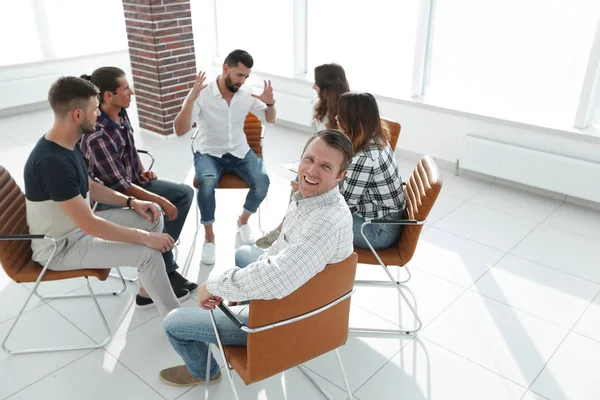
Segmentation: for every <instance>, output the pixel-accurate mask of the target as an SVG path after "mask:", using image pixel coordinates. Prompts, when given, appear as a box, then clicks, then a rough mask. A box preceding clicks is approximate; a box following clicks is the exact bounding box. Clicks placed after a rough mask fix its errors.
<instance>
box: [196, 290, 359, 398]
mask: <svg viewBox="0 0 600 400" xmlns="http://www.w3.org/2000/svg"><path fill="white" fill-rule="evenodd" d="M354 291H355V289H354V288H352V290H351V291H349V292H348V293H346V294H344V295H342V296H340V297H338V298H337V299H335V300H333V301H331V302H329V303H327V304H325V305H323V306H321V307H319V308H317V309H315V310H313V311H310V312H307V313H304V314H301V315H299V316H296V317H292V318H287V319H284V320H281V321H278V322H273V323H271V324H267V325H262V326H258V327H256V328H250V327H248V326H247V325H246V324H244V323H243V322H242V321H241V320H240V319H239V318H238V317H237V316H236V315H235V314H234V313H233V312H232V311H231V310H230V309H229V308H228V307H227V306H226V305H225V304H223V303H221V304H219V306H218V307H219V309H221V311H222V312H223V313H224V314H225V315H226V316H227V318H229V320H230V321H231V322H232V323H233V324H234V325H235V326H236V327H237V328H238V329H240V330H242V331H243V332H246V333H247V334H249V335H250V334H253V333H259V332H263V331H266V330H269V329H273V328H277V327H280V326H283V325H288V324H292V323H294V322H298V321H301V320H303V319H307V318H310V317H312V316H315V315H317V314H320V313H321V312H323V311H325V310H328V309H329V308H331V307H333V306H335V305H337V304H339V303H341V302H343V301H344V300H347V299H349V298H350V297H351V296H352V295H353V294H354ZM209 311H210V320H211V322H212V326H213V329H214V331H215V336H216V337H217V344H218V347H219V350H220V353H221V357H223V362H224V364H225V369H226V371H227V377H228V380H229V385H230V386H231V390H232V391H233V396H234V399H235V400H239V397H238V394H237V390H236V389H235V384H234V383H233V377H232V375H231V370H232V369H233V368H232V367H231V366H230V365H229V362H228V361H227V356H226V355H225V350H224V348H223V344H222V342H221V336H220V334H219V329H218V327H217V323H216V321H215V316H214V312H213V310H209ZM334 352H335V356H336V359H337V362H338V366H339V367H340V372H341V373H342V378H343V379H344V385H345V386H346V391H347V393H348V398H349V399H350V400H353V399H354V397H353V396H352V390H351V389H350V384H349V382H348V376H347V375H346V371H345V369H344V364H343V363H342V359H341V357H340V353H339V350H338V349H335V350H334ZM210 360H211V349H210V346H208V356H207V361H206V380H205V382H206V386H205V388H204V398H205V400H208V398H209V392H208V388H209V385H210V376H209V374H210ZM298 368H299V369H300V371H301V372H302V373H303V374H304V375H305V376H306V377H307V378H308V379H309V380H310V381H311V383H312V384H313V385H315V387H316V388H317V389H319V391H320V392H321V393H323V395H324V396H325V397H326V398H327V399H330V400H332V397H331V395H330V394H329V393H327V391H326V390H325V389H324V388H323V387H322V386H321V385H319V383H318V382H316V381H315V380H314V379H313V378H312V377H311V376H310V375H309V374H308V372H307V371H308V368H306V367H305V366H304V365H302V364H300V365H298Z"/></svg>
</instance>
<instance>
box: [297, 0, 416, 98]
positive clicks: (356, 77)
mask: <svg viewBox="0 0 600 400" xmlns="http://www.w3.org/2000/svg"><path fill="white" fill-rule="evenodd" d="M417 19H418V0H399V1H388V0H370V1H368V2H364V1H352V2H350V1H347V0H308V51H307V53H308V77H309V78H310V79H312V78H313V74H314V72H313V71H314V67H316V66H317V65H320V64H325V63H331V62H336V63H338V64H340V65H341V66H342V67H344V70H345V71H346V76H347V78H348V82H349V83H350V88H351V89H352V90H361V91H367V92H372V93H375V94H380V95H386V96H391V97H399V98H410V95H411V85H412V72H413V62H414V53H415V34H416V26H417Z"/></svg>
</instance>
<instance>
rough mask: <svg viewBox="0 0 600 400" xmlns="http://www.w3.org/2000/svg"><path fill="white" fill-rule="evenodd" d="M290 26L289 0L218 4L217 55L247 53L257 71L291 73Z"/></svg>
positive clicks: (291, 20) (290, 3)
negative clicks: (237, 50) (235, 51)
mask: <svg viewBox="0 0 600 400" xmlns="http://www.w3.org/2000/svg"><path fill="white" fill-rule="evenodd" d="M293 26H294V16H293V1H292V0H254V1H252V2H248V1H242V0H227V1H217V27H218V45H219V53H220V54H219V56H220V57H221V58H222V59H223V60H224V59H225V57H226V56H227V54H229V53H230V52H231V51H233V50H235V49H242V50H246V51H247V52H249V53H250V54H251V55H252V58H253V59H254V67H253V69H255V70H256V71H261V72H268V73H272V74H277V75H284V76H291V75H292V74H293V66H294V64H293V63H294V61H293V54H294V53H293V51H294V49H293V46H294V27H293ZM219 61H220V62H221V61H222V60H219Z"/></svg>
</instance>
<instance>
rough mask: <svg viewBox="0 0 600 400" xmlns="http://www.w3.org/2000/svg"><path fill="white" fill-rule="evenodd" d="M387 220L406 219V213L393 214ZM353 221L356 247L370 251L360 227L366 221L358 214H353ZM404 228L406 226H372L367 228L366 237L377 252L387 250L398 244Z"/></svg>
mask: <svg viewBox="0 0 600 400" xmlns="http://www.w3.org/2000/svg"><path fill="white" fill-rule="evenodd" d="M386 219H389V220H398V219H404V213H403V212H400V213H396V214H392V215H391V216H389V217H388V218H386ZM352 220H353V222H354V223H353V225H352V230H353V232H354V247H358V248H359V249H369V245H368V244H367V242H366V241H365V239H364V238H363V237H362V235H361V234H360V227H361V226H362V224H363V223H364V222H365V219H364V218H362V217H359V216H358V215H356V214H352ZM403 226H404V225H391V224H390V225H388V224H385V225H381V224H380V225H378V224H370V225H367V226H365V236H366V237H367V238H368V239H369V242H370V243H371V246H373V248H374V249H375V250H379V249H386V248H388V247H390V246H392V245H394V244H395V243H397V242H398V239H399V238H400V233H401V232H402V228H403Z"/></svg>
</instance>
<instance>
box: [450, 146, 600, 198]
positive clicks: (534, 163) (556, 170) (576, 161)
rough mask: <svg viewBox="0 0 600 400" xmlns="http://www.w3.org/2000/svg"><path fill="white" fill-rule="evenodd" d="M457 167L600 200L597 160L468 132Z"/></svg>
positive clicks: (599, 168) (573, 195)
mask: <svg viewBox="0 0 600 400" xmlns="http://www.w3.org/2000/svg"><path fill="white" fill-rule="evenodd" d="M460 167H461V168H464V169H467V170H471V171H475V172H479V173H482V174H486V175H490V176H494V177H497V178H502V179H506V180H509V181H513V182H517V183H521V184H524V185H528V186H532V187H536V188H540V189H545V190H550V191H552V192H556V193H561V194H565V195H568V196H572V197H577V198H581V199H585V200H590V201H594V202H599V203H600V184H599V182H600V163H597V162H594V161H591V160H584V159H580V158H575V157H570V156H565V155H561V154H555V153H549V152H545V151H541V150H538V149H532V148H527V147H521V146H518V145H514V144H510V143H504V142H501V141H497V140H493V139H487V138H484V137H481V136H477V135H467V136H466V137H465V141H464V145H463V154H462V157H461V159H460Z"/></svg>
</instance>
